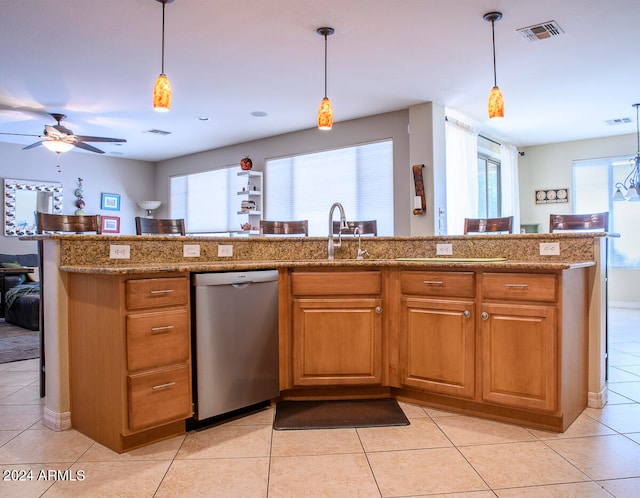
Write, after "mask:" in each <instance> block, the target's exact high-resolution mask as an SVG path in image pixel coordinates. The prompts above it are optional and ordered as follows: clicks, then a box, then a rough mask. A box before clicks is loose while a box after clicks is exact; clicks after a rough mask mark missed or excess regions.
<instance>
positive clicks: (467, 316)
mask: <svg viewBox="0 0 640 498" xmlns="http://www.w3.org/2000/svg"><path fill="white" fill-rule="evenodd" d="M462 314H463V315H464V317H465V318H469V317H470V316H471V312H470V311H469V310H464V311H463V312H462Z"/></svg>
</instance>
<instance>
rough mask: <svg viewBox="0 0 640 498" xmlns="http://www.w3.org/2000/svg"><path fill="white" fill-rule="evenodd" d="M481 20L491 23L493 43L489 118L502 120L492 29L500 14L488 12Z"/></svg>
mask: <svg viewBox="0 0 640 498" xmlns="http://www.w3.org/2000/svg"><path fill="white" fill-rule="evenodd" d="M483 19H484V20H485V21H491V37H492V41H493V88H492V89H491V92H490V93H489V118H490V119H496V118H504V99H503V98H502V92H501V91H500V89H499V88H498V83H497V79H496V32H495V29H494V25H495V22H496V21H499V20H500V19H502V12H489V13H488V14H485V15H484V17H483Z"/></svg>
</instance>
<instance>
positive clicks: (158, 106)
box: [153, 73, 171, 112]
mask: <svg viewBox="0 0 640 498" xmlns="http://www.w3.org/2000/svg"><path fill="white" fill-rule="evenodd" d="M153 109H154V110H155V111H158V112H167V111H168V110H169V109H171V83H169V78H167V76H166V75H165V74H164V73H162V74H160V76H158V79H156V84H155V86H154V87H153Z"/></svg>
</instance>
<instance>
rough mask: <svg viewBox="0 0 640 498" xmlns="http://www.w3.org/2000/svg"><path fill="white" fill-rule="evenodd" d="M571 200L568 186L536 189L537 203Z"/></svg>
mask: <svg viewBox="0 0 640 498" xmlns="http://www.w3.org/2000/svg"><path fill="white" fill-rule="evenodd" d="M567 202H569V189H568V188H551V189H549V188H547V189H542V190H536V191H535V203H536V204H564V203H567Z"/></svg>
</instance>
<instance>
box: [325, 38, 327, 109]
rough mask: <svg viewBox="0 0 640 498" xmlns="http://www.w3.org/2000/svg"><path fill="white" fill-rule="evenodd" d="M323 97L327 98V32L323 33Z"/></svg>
mask: <svg viewBox="0 0 640 498" xmlns="http://www.w3.org/2000/svg"><path fill="white" fill-rule="evenodd" d="M324 98H325V99H326V98H327V34H326V33H325V35H324Z"/></svg>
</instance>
